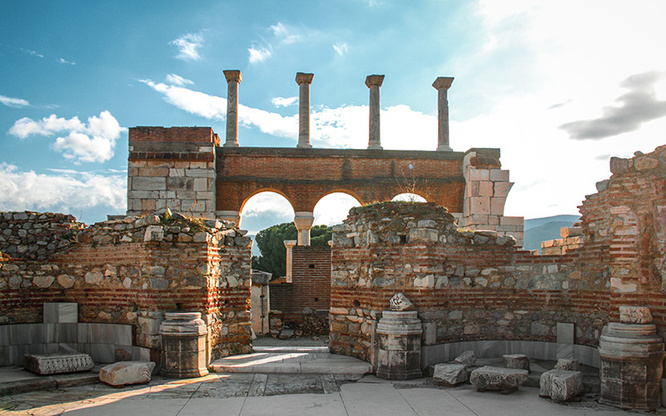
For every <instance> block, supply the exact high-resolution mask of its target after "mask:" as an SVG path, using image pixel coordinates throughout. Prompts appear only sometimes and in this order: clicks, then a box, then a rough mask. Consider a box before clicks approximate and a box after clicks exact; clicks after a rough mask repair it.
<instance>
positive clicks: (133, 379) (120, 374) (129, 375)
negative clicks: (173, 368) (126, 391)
mask: <svg viewBox="0 0 666 416" xmlns="http://www.w3.org/2000/svg"><path fill="white" fill-rule="evenodd" d="M154 368H155V363H153V362H150V361H148V362H141V361H120V362H117V363H113V364H110V365H107V366H105V367H102V369H100V370H99V379H100V381H102V382H103V383H106V384H109V385H111V386H126V385H130V384H144V383H148V382H149V381H150V380H151V374H152V371H153V369H154Z"/></svg>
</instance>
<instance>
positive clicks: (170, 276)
mask: <svg viewBox="0 0 666 416" xmlns="http://www.w3.org/2000/svg"><path fill="white" fill-rule="evenodd" d="M242 234H243V233H242V232H240V231H239V230H238V229H237V228H235V227H234V226H233V225H231V224H225V223H223V222H221V221H215V220H211V221H205V222H204V221H202V220H192V219H187V218H179V219H174V218H169V217H168V216H167V217H165V216H161V217H160V216H156V215H149V216H144V217H126V218H124V219H121V220H115V221H107V222H102V223H98V224H95V225H93V226H90V227H85V225H83V224H79V223H77V222H75V220H74V218H73V217H71V216H63V215H61V214H38V213H32V212H5V213H1V214H0V236H2V237H0V240H1V241H0V252H2V253H7V254H3V255H2V257H1V258H0V293H1V294H2V296H0V310H1V311H2V314H0V331H2V332H0V334H2V335H3V336H2V337H0V339H2V341H3V342H2V345H0V364H3V365H8V364H12V365H18V364H20V360H21V357H22V356H23V354H24V353H27V352H31V353H46V352H58V351H60V350H62V349H65V350H67V349H73V350H79V351H84V352H88V353H90V354H91V355H92V356H93V358H94V359H95V361H97V362H113V361H116V360H118V359H131V358H132V357H134V358H135V359H136V358H142V359H152V360H154V361H155V360H158V359H159V352H160V337H159V325H160V323H161V322H162V320H163V319H164V313H165V312H178V311H192V312H194V311H196V312H201V314H202V316H203V317H204V319H205V321H206V324H207V325H208V328H209V329H210V331H209V338H208V354H209V357H210V358H211V359H212V358H216V357H220V356H226V355H230V354H237V353H241V352H247V351H249V348H250V312H249V304H248V297H249V291H250V289H249V286H250V257H251V254H250V244H251V241H250V239H249V238H247V237H244V236H243V235H242ZM54 302H55V303H59V302H72V303H77V304H78V310H77V311H76V312H75V313H74V319H73V320H68V321H67V322H62V323H61V322H53V321H48V319H49V317H48V315H49V314H48V313H44V304H45V303H54ZM44 319H47V321H44ZM120 334H124V335H122V336H121V335H120ZM4 335H6V336H4Z"/></svg>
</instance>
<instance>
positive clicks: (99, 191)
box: [0, 162, 127, 212]
mask: <svg viewBox="0 0 666 416" xmlns="http://www.w3.org/2000/svg"><path fill="white" fill-rule="evenodd" d="M108 206H110V207H112V208H113V209H116V210H125V208H126V206H127V186H126V176H125V175H101V174H99V173H92V172H77V171H64V172H58V174H53V175H50V174H37V173H35V172H34V171H22V170H20V169H19V168H18V167H16V166H14V165H10V164H7V163H4V162H3V163H0V211H17V210H21V211H22V210H26V209H27V210H48V211H54V212H63V211H65V212H67V211H72V210H79V209H84V208H92V207H108Z"/></svg>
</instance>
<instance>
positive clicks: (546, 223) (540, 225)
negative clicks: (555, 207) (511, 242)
mask: <svg viewBox="0 0 666 416" xmlns="http://www.w3.org/2000/svg"><path fill="white" fill-rule="evenodd" d="M578 220H580V216H578V215H555V216H553V217H544V218H534V219H531V220H525V246H524V247H525V249H526V250H540V249H541V242H542V241H547V240H554V239H556V238H560V228H563V227H571V226H572V225H574V223H576V222H578Z"/></svg>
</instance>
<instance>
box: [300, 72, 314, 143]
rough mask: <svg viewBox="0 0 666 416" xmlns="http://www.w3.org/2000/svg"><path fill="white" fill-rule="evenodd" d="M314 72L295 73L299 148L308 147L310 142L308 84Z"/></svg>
mask: <svg viewBox="0 0 666 416" xmlns="http://www.w3.org/2000/svg"><path fill="white" fill-rule="evenodd" d="M313 77H314V74H306V73H303V72H297V73H296V83H297V84H298V87H299V89H298V96H299V104H298V146H296V147H299V148H303V149H309V148H311V147H312V145H311V144H310V84H311V83H312V78H313Z"/></svg>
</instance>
